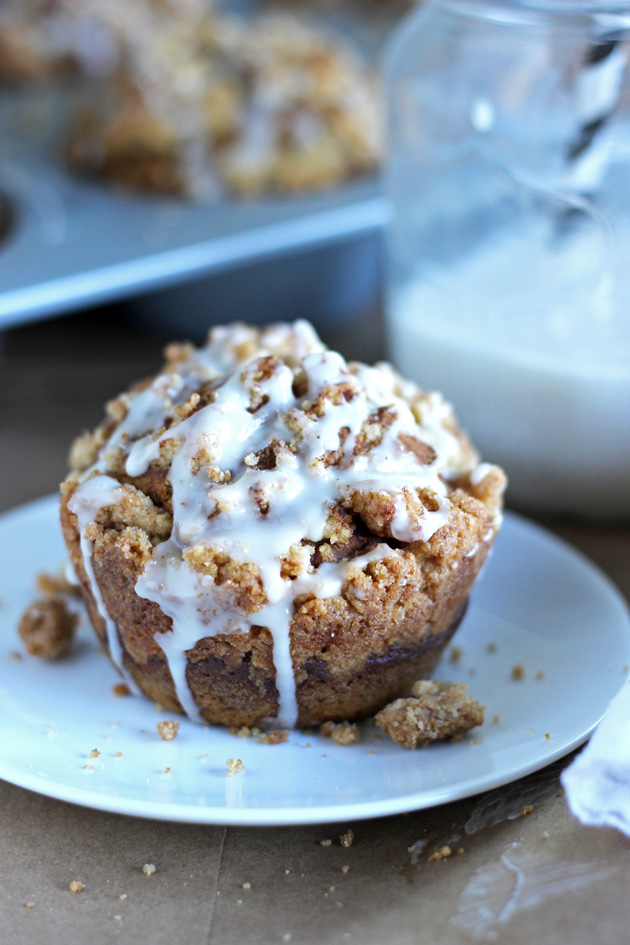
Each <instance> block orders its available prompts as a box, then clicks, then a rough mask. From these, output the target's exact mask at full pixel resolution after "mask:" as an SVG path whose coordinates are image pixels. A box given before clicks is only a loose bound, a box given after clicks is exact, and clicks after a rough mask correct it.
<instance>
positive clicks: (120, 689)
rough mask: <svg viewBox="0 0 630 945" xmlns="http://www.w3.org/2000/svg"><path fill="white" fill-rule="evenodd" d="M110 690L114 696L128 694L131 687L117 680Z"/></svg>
mask: <svg viewBox="0 0 630 945" xmlns="http://www.w3.org/2000/svg"><path fill="white" fill-rule="evenodd" d="M112 692H113V693H114V695H115V696H130V695H131V689H130V688H129V686H128V685H127V683H125V682H117V683H116V685H115V686H112Z"/></svg>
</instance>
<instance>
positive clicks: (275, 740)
mask: <svg viewBox="0 0 630 945" xmlns="http://www.w3.org/2000/svg"><path fill="white" fill-rule="evenodd" d="M260 740H261V742H262V743H263V745H282V744H284V742H288V740H289V731H288V729H286V728H283V729H278V730H277V731H273V732H267V733H266V734H264V735H261V736H260Z"/></svg>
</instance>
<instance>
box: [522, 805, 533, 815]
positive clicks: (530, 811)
mask: <svg viewBox="0 0 630 945" xmlns="http://www.w3.org/2000/svg"><path fill="white" fill-rule="evenodd" d="M533 813H534V808H533V807H532V805H531V804H526V805H525V807H523V809H522V811H521V814H522V815H523V817H529V815H530V814H533Z"/></svg>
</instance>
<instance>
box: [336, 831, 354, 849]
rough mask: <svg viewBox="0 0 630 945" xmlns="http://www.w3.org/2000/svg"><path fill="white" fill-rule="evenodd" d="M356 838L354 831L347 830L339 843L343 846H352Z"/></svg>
mask: <svg viewBox="0 0 630 945" xmlns="http://www.w3.org/2000/svg"><path fill="white" fill-rule="evenodd" d="M353 840H354V831H353V830H347V831H346V833H342V835H341V836H340V837H339V843H340V844H341V846H342V847H351V846H352V841H353Z"/></svg>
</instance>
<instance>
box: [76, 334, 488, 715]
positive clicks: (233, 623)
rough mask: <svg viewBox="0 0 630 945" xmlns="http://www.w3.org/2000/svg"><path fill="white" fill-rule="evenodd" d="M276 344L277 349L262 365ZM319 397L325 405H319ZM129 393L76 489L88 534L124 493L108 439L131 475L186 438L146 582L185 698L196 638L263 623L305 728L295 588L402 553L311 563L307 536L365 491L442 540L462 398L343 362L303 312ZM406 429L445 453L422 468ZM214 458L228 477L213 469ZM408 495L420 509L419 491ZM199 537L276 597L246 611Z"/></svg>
mask: <svg viewBox="0 0 630 945" xmlns="http://www.w3.org/2000/svg"><path fill="white" fill-rule="evenodd" d="M268 356H272V357H273V360H270V361H269V360H268V361H267V362H265V363H263V362H261V358H265V357H268ZM296 377H297V378H298V380H299V381H300V382H301V383H304V382H305V384H306V393H305V394H304V396H301V395H300V396H296V394H295V393H294V384H295V382H296ZM208 381H213V382H215V385H214V392H213V396H214V399H213V400H212V401H211V402H210V403H208V404H207V405H205V406H203V407H202V408H201V409H198V410H197V411H196V412H194V413H192V414H191V415H190V416H188V417H187V418H186V419H184V420H182V421H180V422H174V423H172V424H170V423H166V427H168V428H166V429H165V428H164V426H165V421H166V420H167V418H169V417H172V415H173V410H174V408H175V407H177V406H180V405H182V404H184V403H186V401H187V400H188V399H189V397H190V395H191V393H194V392H195V391H197V390H198V389H199V388H200V387H201V386H202V384H204V383H206V382H208ZM339 385H341V387H340V386H339ZM324 392H325V393H324ZM340 392H341V393H340ZM252 397H253V398H254V401H253V402H252ZM318 398H320V399H321V407H322V409H320V410H319V411H317V412H315V413H313V412H312V413H311V415H308V414H307V411H308V410H309V409H310V408H311V406H312V404H313V402H315V401H316V400H317V399H318ZM124 402H125V405H126V407H127V410H128V412H127V415H126V417H125V419H124V420H123V421H122V422H121V423H120V424H119V426H118V427H117V428H116V429H115V431H114V432H113V434H112V435H111V437H110V439H109V441H108V442H107V443H106V444H105V446H104V447H103V448H102V450H101V452H100V454H99V459H98V460H97V463H96V464H95V465H94V466H93V467H92V468H91V469H90V470H88V471H87V472H86V473H85V474H84V478H83V481H82V483H81V484H80V485H79V487H78V488H77V491H76V493H75V495H74V496H73V498H72V500H71V504H70V508H71V510H72V511H74V512H75V513H76V514H77V516H78V517H79V524H80V528H81V531H82V532H83V530H84V529H85V527H86V525H87V524H89V523H90V522H91V521H94V520H95V518H96V515H97V514H98V511H99V508H102V507H104V506H106V505H108V504H115V503H116V501H117V499H118V498H119V494H117V488H116V487H117V483H116V482H115V480H113V479H111V478H110V477H109V476H107V475H106V474H105V472H106V457H107V456H108V454H111V451H112V450H120V449H121V448H122V449H123V450H124V452H125V454H126V465H125V469H126V473H127V475H129V476H132V477H134V476H139V475H141V474H142V473H144V472H145V471H146V470H147V469H148V467H149V466H150V464H151V463H152V462H154V461H155V460H157V459H158V457H159V456H160V449H161V446H163V445H164V444H165V442H166V441H170V443H171V445H172V444H173V443H175V444H176V449H175V452H174V455H173V457H172V462H171V465H170V469H169V472H168V476H169V481H170V484H171V487H172V507H173V528H172V533H171V536H170V537H169V539H168V540H166V541H164V542H162V543H161V544H159V545H158V546H157V547H156V548H155V549H154V552H153V555H152V557H151V559H150V560H149V561H148V563H147V565H146V566H145V569H144V573H143V574H141V575H140V577H139V579H138V581H137V584H136V592H137V593H138V595H139V596H141V597H143V598H146V599H147V600H151V601H154V602H155V603H156V604H158V605H159V606H160V608H161V609H162V611H163V612H164V613H165V614H166V615H167V616H168V617H170V618H171V621H172V630H171V631H170V632H168V633H165V634H161V635H160V636H159V637H157V642H158V643H159V645H160V647H161V648H162V650H163V652H164V655H165V658H166V660H167V662H168V666H169V668H170V671H171V676H172V678H173V683H174V685H175V690H176V693H177V697H178V699H179V701H180V703H181V704H182V707H183V708H184V710H185V711H186V712H187V713H188V714H189V715H190V716H191V717H192V718H199V710H198V707H197V706H196V704H195V702H194V700H193V698H192V695H191V693H190V691H189V688H188V685H187V682H186V666H187V655H186V654H187V651H188V650H190V649H192V648H193V647H194V646H195V644H196V643H197V642H198V641H199V640H201V639H203V638H204V637H209V636H213V635H216V634H219V633H220V634H230V633H243V634H244V633H247V632H248V631H249V629H250V627H251V626H252V625H255V626H261V627H267V628H268V629H269V631H270V632H271V634H272V637H273V660H274V665H275V669H276V687H277V690H278V700H279V709H278V716H277V722H278V724H281V725H289V726H290V725H293V724H294V723H295V720H296V717H297V704H296V693H295V682H294V673H293V664H292V660H291V652H290V632H289V631H290V625H291V620H292V617H293V609H294V600H295V598H296V597H297V596H298V595H305V594H306V595H309V596H316V597H320V598H321V597H333V596H336V595H338V594H340V593H341V590H342V587H343V585H344V583H345V582H346V581H347V579H348V577H349V576H351V575H352V574H353V573H354V572H356V570H357V569H361V568H365V567H366V566H367V565H368V564H369V563H370V562H371V561H376V560H381V559H383V558H386V557H387V556H389V555H390V554H396V553H397V552H395V551H393V550H392V549H391V548H389V546H388V545H387V544H385V543H380V544H379V545H377V546H376V547H375V548H374V549H372V550H371V551H370V552H368V553H367V554H364V555H359V556H357V557H355V558H354V559H351V560H350V561H347V560H346V561H342V562H340V563H338V564H331V563H324V564H322V565H320V566H319V568H317V569H315V568H313V566H312V565H311V561H310V555H311V551H312V549H310V548H309V547H305V546H303V545H302V544H301V542H302V540H303V539H306V540H308V541H312V542H317V541H320V540H322V539H323V538H324V532H325V527H326V523H327V520H328V517H329V513H330V510H331V508H332V506H333V505H335V504H336V503H339V502H343V501H344V500H345V501H348V500H349V499H350V497H351V496H352V495H353V494H355V493H357V492H360V493H379V492H380V493H384V494H387V495H389V496H391V497H393V500H394V501H393V508H394V517H393V521H392V523H391V526H390V527H391V533H392V535H393V537H394V538H396V539H398V540H399V541H428V540H430V538H431V537H432V536H433V535H434V534H435V533H436V531H438V530H439V529H440V528H441V527H442V526H443V525H444V524H445V523H446V521H447V519H448V516H449V509H450V505H451V503H450V500H449V498H448V492H449V487H448V484H447V480H448V478H449V476H452V475H461V474H462V472H470V468H471V465H472V466H473V467H474V465H475V464H476V458H475V457H474V455H472V456H471V454H468V455H466V454H465V451H464V450H463V449H462V445H461V441H460V440H459V439H458V438H457V436H456V435H455V433H454V432H453V431H452V429H451V428H449V423H448V422H447V423H445V421H452V413H451V410H450V407H449V406H448V404H446V402H445V401H443V400H442V398H441V397H440V396H439V395H435V394H431V395H422V394H421V392H420V391H419V390H418V389H417V388H415V387H414V386H413V385H409V384H406V383H401V380H400V378H399V377H398V376H397V375H396V374H395V372H394V371H393V370H392V369H391V368H389V367H388V366H384V365H381V366H378V367H376V368H371V367H367V366H366V365H361V364H350V365H349V364H347V363H346V361H345V360H344V359H343V358H342V357H341V355H339V354H337V353H335V352H332V351H328V350H327V349H326V348H325V347H324V346H323V344H322V343H321V342H320V341H319V339H318V338H317V335H316V334H315V333H314V331H313V329H312V328H311V326H310V325H308V324H307V323H306V322H296V323H295V324H294V325H284V324H280V325H275V326H271V327H270V328H268V329H265V330H264V331H258V330H256V329H252V328H248V327H247V326H242V325H236V326H230V327H228V328H219V329H215V330H214V331H213V332H212V333H211V335H210V338H209V342H208V344H207V346H206V347H205V348H202V349H200V350H197V351H194V352H193V353H191V354H190V356H189V357H188V358H187V359H186V360H185V361H183V362H182V364H181V365H179V366H178V373H176V374H174V373H170V374H163V375H160V376H158V377H157V378H156V379H155V380H154V381H153V383H152V384H151V385H150V386H149V387H147V388H145V389H144V390H143V391H140V392H137V393H131V394H128V395H125V401H124ZM383 408H385V409H386V410H387V422H386V423H382V424H381V430H382V436H381V438H380V441H377V442H375V443H374V444H373V445H372V446H371V448H370V449H369V450H367V451H366V450H358V451H357V452H356V454H355V449H356V448H357V446H358V445H360V442H359V441H358V438H359V436H360V434H361V433H362V431H363V430H364V425H365V424H366V422H372V421H373V419H374V417H375V415H376V414H377V412H378V411H379V410H380V409H383ZM156 430H157V431H160V432H158V433H155V432H154V431H156ZM401 434H405V435H406V436H408V437H413V438H414V439H416V440H420V441H422V442H423V443H426V444H427V445H429V446H431V447H432V448H433V450H434V451H435V458H434V459H433V460H432V461H431V462H428V463H425V464H424V465H422V464H421V463H420V462H419V461H418V459H417V457H416V456H415V455H414V453H413V451H410V450H409V449H406V448H405V447H404V446H403V445H402V443H401V441H400V439H399V437H400V436H401ZM271 443H275V465H273V466H272V468H260V469H259V468H258V467H257V463H258V460H257V457H256V454H257V453H259V452H260V451H262V450H264V449H265V448H266V447H268V446H269V444H271ZM329 453H335V454H336V455H337V458H336V461H335V463H334V464H330V465H329V464H328V455H327V454H329ZM466 464H468V465H467V466H466ZM211 469H214V470H219V471H220V472H222V473H228V474H229V477H228V478H227V479H226V481H219V482H216V481H213V479H212V478H211V477H210V476H209V470H211ZM417 489H423V490H427V491H428V492H429V493H430V494H431V496H432V498H433V500H434V503H435V506H436V508H435V511H430V510H429V509H425V510H424V511H423V512H422V513H421V514H418V512H417V496H416V495H413V493H415V490H417ZM412 498H413V499H414V500H415V503H416V511H414V510H413V509H414V506H413V505H411V502H410V501H409V502H408V501H407V500H408V499H409V500H411V499H412ZM410 508H411V510H412V511H410ZM81 548H82V552H83V555H84V560H85V562H86V571H87V573H88V576H89V577H90V580H91V582H92V586H93V590H94V592H95V598H96V599H97V601H98V606H99V611H100V612H101V613H102V614H103V617H104V619H105V620H106V623H107V624H108V640H110V647H113V648H115V649H112V655H113V658H114V659H115V660H116V659H118V661H119V660H120V650H119V643H118V636H117V633H116V632H115V626H114V625H113V623H112V621H111V620H110V619H109V617H106V615H105V609H104V606H103V603H102V599H101V598H100V594H99V595H98V596H97V594H98V589H97V588H96V582H95V581H94V572H93V568H92V566H91V561H90V556H91V543H90V542H88V541H86V540H84V539H83V538H82V545H81ZM195 548H196V549H197V550H199V549H201V550H202V551H203V550H205V549H212V551H213V552H215V551H216V552H221V553H225V554H227V555H228V556H229V557H230V558H231V559H232V560H233V561H236V562H240V563H244V564H254V565H255V566H256V567H257V568H258V571H259V573H260V577H261V581H262V587H263V590H264V593H265V596H266V599H267V603H266V604H265V605H264V606H263V607H262V608H260V609H259V610H258V611H257V612H254V613H236V612H235V610H234V603H233V599H231V600H230V596H231V595H230V592H231V591H232V592H233V588H231V589H230V587H229V586H228V587H226V586H225V585H216V584H214V581H213V578H212V577H211V576H210V575H209V574H207V573H203V572H200V571H197V570H194V569H193V568H192V567H191V566H190V564H189V563H188V560H187V557H186V556H187V553H189V552H191V550H194V549H195ZM290 551H291V560H292V563H293V562H295V561H298V563H299V568H298V570H299V573H298V574H297V577H294V578H293V579H289V578H287V577H284V576H283V574H282V567H283V563H284V562H285V561H286V558H287V555H288V554H289V552H290ZM294 567H295V565H294ZM227 584H228V585H229V582H227ZM359 593H360V591H359Z"/></svg>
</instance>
